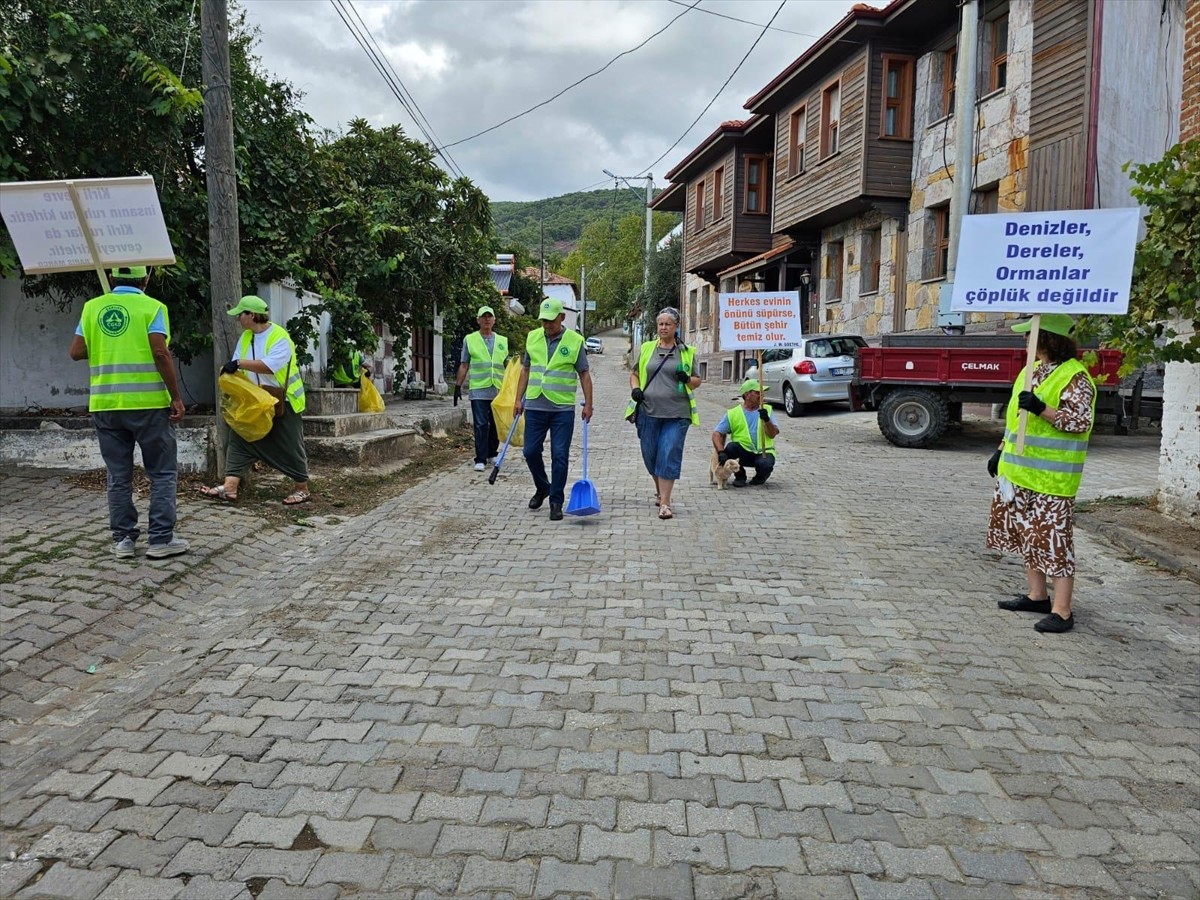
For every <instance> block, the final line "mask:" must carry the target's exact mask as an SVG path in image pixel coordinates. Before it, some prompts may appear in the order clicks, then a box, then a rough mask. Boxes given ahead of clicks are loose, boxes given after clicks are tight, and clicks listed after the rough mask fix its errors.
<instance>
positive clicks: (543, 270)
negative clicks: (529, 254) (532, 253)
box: [538, 218, 546, 287]
mask: <svg viewBox="0 0 1200 900" xmlns="http://www.w3.org/2000/svg"><path fill="white" fill-rule="evenodd" d="M541 222H542V238H541V253H542V281H541V284H539V285H538V287H541V285H542V284H545V283H546V220H545V219H544V218H543V219H542V220H541Z"/></svg>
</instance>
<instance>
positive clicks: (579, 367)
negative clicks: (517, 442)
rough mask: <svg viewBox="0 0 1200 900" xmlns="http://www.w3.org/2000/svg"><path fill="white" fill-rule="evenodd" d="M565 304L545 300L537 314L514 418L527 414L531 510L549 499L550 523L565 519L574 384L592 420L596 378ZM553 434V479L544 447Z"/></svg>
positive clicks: (527, 342)
mask: <svg viewBox="0 0 1200 900" xmlns="http://www.w3.org/2000/svg"><path fill="white" fill-rule="evenodd" d="M566 317H567V316H566V312H565V311H564V310H563V305H562V301H561V300H553V299H549V298H547V299H546V300H543V301H542V305H541V308H540V309H539V310H538V318H539V319H541V321H542V327H541V328H535V329H534V330H533V331H531V332H529V334H528V336H527V337H526V338H525V356H524V358H523V359H522V366H523V367H522V369H521V380H520V381H519V382H518V383H517V402H516V403H514V404H513V415H514V416H519V415H521V413H522V412H524V413H525V450H524V454H525V464H526V465H528V466H529V474H530V475H532V476H533V487H534V491H533V496H532V497H531V498H530V499H529V508H530V509H540V508H541V506H542V504H543V503H544V502H545V501H546V498H547V497H549V498H550V519H551V520H552V521H558V520H560V519H561V518H562V517H563V499H564V495H565V493H566V488H567V458H568V457H569V456H570V453H571V437H572V435H573V434H574V432H575V380H576V378H577V377H578V379H579V385H580V386H581V387H582V388H583V421H585V422H588V421H590V420H591V418H592V373H591V372H590V371H588V360H587V354H586V353H584V352H583V335H582V334H580V333H579V332H578V331H571V330H569V329H567V328H566V327H564V326H563V320H564V319H566ZM547 433H549V435H550V477H549V478H547V477H546V464H545V462H544V461H543V459H542V447H543V445H544V444H545V442H546V434H547Z"/></svg>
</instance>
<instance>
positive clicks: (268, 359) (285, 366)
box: [200, 295, 311, 506]
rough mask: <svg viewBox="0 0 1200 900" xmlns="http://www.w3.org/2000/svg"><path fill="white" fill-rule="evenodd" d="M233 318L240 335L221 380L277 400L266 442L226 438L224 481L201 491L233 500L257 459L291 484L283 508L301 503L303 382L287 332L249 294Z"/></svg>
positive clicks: (304, 486) (305, 496)
mask: <svg viewBox="0 0 1200 900" xmlns="http://www.w3.org/2000/svg"><path fill="white" fill-rule="evenodd" d="M229 315H231V316H236V317H237V321H238V324H239V325H241V326H242V327H243V328H244V329H245V331H243V332H242V336H241V338H240V339H239V340H238V343H237V347H236V349H235V350H234V354H233V358H232V359H231V360H229V362H227V363H225V365H223V366H222V367H221V371H222V372H224V373H225V374H226V375H237V376H239V377H241V378H245V379H246V380H247V381H250V382H251V383H252V384H257V385H258V386H259V387H261V388H263V389H264V390H265V391H267V392H268V393H270V394H271V395H272V396H274V397H276V398H277V400H278V401H279V403H278V406H277V407H276V410H275V421H274V423H273V424H272V425H271V430H270V431H269V432H267V435H266V437H264V438H262V439H261V440H257V441H247V440H246V439H245V438H243V437H242V436H241V435H239V434H238V433H237V432H236V431H231V432H230V433H229V447H228V448H227V450H226V453H225V482H224V484H221V485H218V486H217V487H211V488H210V487H201V488H200V493H201V494H202V495H203V496H205V497H208V498H209V499H210V500H221V501H226V502H232V501H234V500H237V497H238V487H239V486H240V484H241V481H242V478H244V477H245V475H246V472H247V471H249V469H250V467H251V466H252V465H253V464H254V462H255V461H256V460H260V461H262V462H264V463H266V464H267V465H268V466H270V467H271V468H272V469H275V470H277V471H279V472H282V473H283V474H284V475H286V476H287V477H289V478H291V479H292V481H294V482H295V483H296V486H295V489H294V490H293V491H292V493H290V494H289V495H288V496H287V497H286V498H284V501H283V504H284V506H295V505H297V504H300V503H307V502H308V501H309V499H310V498H311V494H310V493H309V490H308V455H307V453H306V452H305V449H304V422H303V420H302V419H301V417H300V414H301V413H303V412H304V380H303V378H302V377H301V375H300V366H299V364H298V362H297V360H296V345H295V344H293V343H292V338H291V335H289V334H288V333H287V329H286V328H283V327H282V326H280V325H276V324H275V323H274V322H272V321H271V316H270V315H269V313H268V307H267V302H266V301H265V300H263V299H262V298H261V297H255V296H253V295H249V296H246V297H243V298H242V299H241V300H239V301H238V305H237V306H235V307H234V308H233V309H231V310H229Z"/></svg>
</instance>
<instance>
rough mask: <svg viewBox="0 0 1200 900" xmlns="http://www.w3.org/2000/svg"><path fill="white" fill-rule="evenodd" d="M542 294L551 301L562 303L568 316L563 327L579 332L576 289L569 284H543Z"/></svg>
mask: <svg viewBox="0 0 1200 900" xmlns="http://www.w3.org/2000/svg"><path fill="white" fill-rule="evenodd" d="M542 294H543V295H544V296H546V297H549V298H550V299H551V300H560V301H562V305H563V310H564V311H565V312H566V314H567V316H566V318H565V319H563V327H565V328H571V329H573V330H575V331H578V330H579V298H578V297H576V296H575V289H574V288H573V287H571V285H569V284H543V285H542Z"/></svg>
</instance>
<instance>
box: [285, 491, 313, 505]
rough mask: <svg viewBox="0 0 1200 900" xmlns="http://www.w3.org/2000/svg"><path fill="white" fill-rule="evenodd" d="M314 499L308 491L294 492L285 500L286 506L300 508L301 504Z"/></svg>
mask: <svg viewBox="0 0 1200 900" xmlns="http://www.w3.org/2000/svg"><path fill="white" fill-rule="evenodd" d="M311 499H312V494H310V493H309V492H308V491H292V492H291V493H290V494H288V495H287V496H286V497H284V498H283V505H284V506H299V505H300V504H301V503H307V502H308V501H309V500H311Z"/></svg>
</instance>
